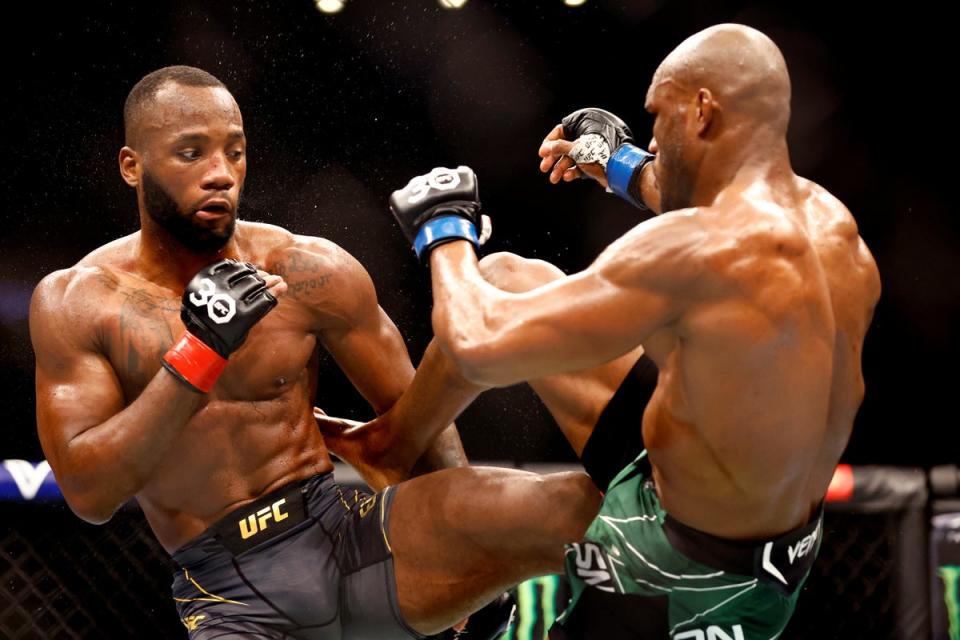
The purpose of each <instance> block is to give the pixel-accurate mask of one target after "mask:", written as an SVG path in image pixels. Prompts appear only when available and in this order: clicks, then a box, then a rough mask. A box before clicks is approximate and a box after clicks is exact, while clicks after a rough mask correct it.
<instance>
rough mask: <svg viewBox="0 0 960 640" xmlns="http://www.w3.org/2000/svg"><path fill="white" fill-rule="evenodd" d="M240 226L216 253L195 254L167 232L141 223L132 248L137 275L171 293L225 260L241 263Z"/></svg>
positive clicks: (195, 252)
mask: <svg viewBox="0 0 960 640" xmlns="http://www.w3.org/2000/svg"><path fill="white" fill-rule="evenodd" d="M242 234H243V231H242V230H241V225H240V223H237V227H236V230H235V231H234V233H233V235H232V236H231V237H230V240H228V241H227V244H225V245H224V246H223V248H221V249H220V250H218V251H210V252H197V251H194V250H192V249H189V248H187V247H186V246H184V245H183V244H182V243H180V242H179V241H178V240H177V239H176V238H174V237H173V236H171V235H170V234H169V233H168V232H167V231H165V230H164V229H162V228H160V227H158V226H157V225H150V224H145V225H143V226H142V228H141V229H140V237H139V241H138V243H137V249H136V262H137V267H138V270H139V271H140V272H141V275H142V276H143V277H144V278H146V279H147V280H149V281H151V282H153V283H155V284H157V285H160V286H164V287H168V288H171V289H174V290H178V289H183V288H184V287H186V286H187V283H188V282H190V280H191V279H192V278H193V276H194V275H195V274H196V273H197V271H199V270H200V269H201V268H203V267H205V266H206V265H208V264H210V263H211V262H216V261H217V260H223V259H225V258H231V259H233V260H241V259H243V256H242V254H241V250H240V242H239V238H238V236H241V235H242Z"/></svg>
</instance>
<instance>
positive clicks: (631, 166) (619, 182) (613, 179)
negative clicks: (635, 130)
mask: <svg viewBox="0 0 960 640" xmlns="http://www.w3.org/2000/svg"><path fill="white" fill-rule="evenodd" d="M654 157H655V156H654V155H653V154H652V153H648V152H646V151H644V150H643V149H641V148H640V147H637V146H634V145H632V144H630V143H629V142H625V143H623V144H621V145H620V146H619V147H617V150H616V151H614V152H613V155H612V156H610V160H608V161H607V185H608V186H609V187H610V191H612V192H613V193H615V194H617V195H618V196H620V197H621V198H623V199H624V200H626V201H627V202H629V203H630V204H632V205H633V206H635V207H639V208H640V209H644V210H646V209H648V208H649V207H647V205H646V204H644V202H643V199H642V198H640V197H639V190H638V189H636V188H634V189H631V185H633V183H634V180H635V176H637V175H638V174H639V173H640V171H641V170H642V169H643V167H644V165H646V164H647V163H648V162H652V161H653V159H654Z"/></svg>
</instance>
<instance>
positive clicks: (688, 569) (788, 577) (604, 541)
mask: <svg viewBox="0 0 960 640" xmlns="http://www.w3.org/2000/svg"><path fill="white" fill-rule="evenodd" d="M822 523H823V509H822V508H821V509H819V510H818V512H817V513H816V514H815V515H814V516H813V517H812V518H811V520H810V521H809V522H808V523H807V524H805V525H803V526H801V527H799V528H798V529H795V530H794V531H791V532H789V533H787V534H784V535H782V536H780V537H778V538H776V539H774V540H761V541H738V540H725V539H723V538H718V537H716V536H713V535H710V534H707V533H704V532H702V531H698V530H696V529H693V528H691V527H688V526H686V525H684V524H682V523H680V522H677V521H676V520H674V519H672V518H671V517H670V515H669V514H667V513H666V511H664V509H663V508H662V507H661V506H660V500H659V498H658V497H657V492H656V489H655V487H654V485H653V481H652V480H651V479H650V465H649V462H648V461H647V459H646V452H645V451H644V452H643V453H641V454H640V456H639V457H638V458H637V459H636V460H634V461H633V462H632V463H630V464H629V465H627V466H626V467H625V468H624V469H623V470H622V471H621V472H620V474H619V475H617V477H615V478H614V479H613V481H612V482H611V483H610V486H609V489H608V491H607V493H606V495H605V496H604V501H603V506H602V507H601V508H600V513H599V515H598V516H597V518H596V519H595V520H594V521H593V523H591V525H590V528H589V529H587V533H586V535H585V539H584V541H583V542H580V543H577V544H571V545H568V546H567V550H566V569H567V577H568V579H569V580H570V584H571V588H572V592H573V595H572V598H571V600H570V605H569V606H568V607H567V609H566V611H564V613H563V614H562V615H561V616H560V618H559V619H558V621H557V623H556V624H555V625H554V626H553V627H552V628H551V630H550V638H551V640H574V639H576V640H579V639H581V638H584V639H593V638H603V639H604V640H618V639H620V638H632V639H636V638H643V639H644V640H648V639H655V638H670V639H672V640H773V639H774V638H776V637H777V636H779V635H780V633H781V632H782V631H783V629H784V627H786V625H787V622H788V621H789V620H790V616H791V615H792V614H793V610H794V608H795V607H796V603H797V597H798V596H799V592H800V587H801V586H802V585H803V583H804V581H805V580H806V578H807V575H808V574H809V573H810V567H811V565H812V564H813V560H814V558H815V557H816V555H817V552H818V550H819V548H820V538H821V534H822V531H823V526H822Z"/></svg>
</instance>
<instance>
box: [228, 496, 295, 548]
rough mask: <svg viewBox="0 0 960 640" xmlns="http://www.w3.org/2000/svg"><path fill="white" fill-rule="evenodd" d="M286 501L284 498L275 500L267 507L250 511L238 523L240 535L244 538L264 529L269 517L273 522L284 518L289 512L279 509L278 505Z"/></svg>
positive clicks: (267, 524)
mask: <svg viewBox="0 0 960 640" xmlns="http://www.w3.org/2000/svg"><path fill="white" fill-rule="evenodd" d="M286 501H287V499H286V498H283V499H282V500H277V501H276V502H274V503H273V504H272V505H270V506H269V507H264V508H263V509H260V510H259V511H257V512H256V513H251V514H250V515H248V516H247V517H246V518H244V519H243V520H241V521H240V522H239V523H238V524H239V525H240V537H241V538H243V539H244V540H246V539H247V538H251V537H253V536H255V535H256V534H258V533H260V532H261V531H264V530H265V529H266V528H267V526H269V520H270V519H271V518H273V521H274V522H280V521H281V520H286V519H287V517H288V516H289V515H290V514H288V513H284V512H283V511H281V510H280V507H281V506H283V503H284V502H286Z"/></svg>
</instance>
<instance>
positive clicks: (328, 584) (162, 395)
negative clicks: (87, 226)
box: [30, 67, 599, 640]
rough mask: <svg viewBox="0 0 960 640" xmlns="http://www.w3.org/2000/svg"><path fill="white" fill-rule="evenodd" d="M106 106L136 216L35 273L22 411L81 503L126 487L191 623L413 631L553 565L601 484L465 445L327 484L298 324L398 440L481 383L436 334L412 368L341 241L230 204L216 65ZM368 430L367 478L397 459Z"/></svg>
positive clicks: (303, 634)
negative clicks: (427, 462)
mask: <svg viewBox="0 0 960 640" xmlns="http://www.w3.org/2000/svg"><path fill="white" fill-rule="evenodd" d="M124 118H125V126H126V143H127V144H126V146H124V147H123V149H122V150H121V151H120V158H119V162H120V171H121V175H122V177H123V179H124V180H125V182H126V183H127V184H129V185H130V186H131V187H133V188H135V189H136V194H137V204H138V210H139V216H140V224H141V228H140V231H139V232H137V233H134V234H132V235H130V236H127V237H124V238H120V239H118V240H116V241H114V242H112V243H110V244H108V245H106V246H104V247H101V248H99V249H97V250H96V251H94V252H93V253H91V254H90V255H88V256H87V257H85V258H84V259H83V260H81V261H80V262H79V263H78V264H77V265H76V266H74V267H72V268H70V269H66V270H63V271H58V272H55V273H53V274H50V275H49V276H47V277H46V278H44V280H43V281H42V282H41V283H40V284H39V285H38V287H37V289H36V291H35V294H34V298H33V301H32V305H31V316H30V329H31V337H32V340H33V344H34V349H35V351H36V360H37V420H38V429H39V435H40V440H41V443H42V445H43V449H44V452H45V454H46V455H47V457H48V459H49V461H50V464H51V466H52V468H53V470H54V473H55V474H56V477H57V481H58V483H59V484H60V487H61V489H62V491H63V493H64V496H65V497H66V500H67V502H68V504H69V505H70V507H71V508H72V509H73V510H74V511H75V512H76V513H77V514H78V515H79V516H80V517H81V518H83V519H84V520H87V521H89V522H94V523H101V522H104V521H106V520H108V519H109V518H110V517H111V515H112V514H113V513H114V512H115V511H116V509H117V508H118V507H119V506H120V505H122V504H124V503H125V502H126V501H128V500H129V499H130V498H132V497H136V498H137V500H138V502H139V504H140V506H141V508H142V509H143V512H144V514H145V515H146V518H147V520H148V522H149V523H150V526H151V528H152V529H153V531H154V533H155V534H156V536H157V538H158V539H159V541H160V543H161V544H162V545H163V546H164V548H165V549H167V550H168V551H169V552H170V553H171V554H172V555H173V559H174V561H175V563H176V564H177V565H178V566H179V568H180V570H179V571H178V573H177V574H176V577H175V580H174V585H173V592H174V597H175V599H176V601H177V606H178V609H179V612H180V615H181V618H182V619H183V622H184V624H185V625H186V626H187V628H188V629H189V631H190V635H191V637H192V638H230V637H236V638H241V637H242V638H250V637H260V638H286V637H297V638H321V639H333V638H341V637H342V638H359V639H365V638H371V639H373V638H375V639H378V640H379V639H390V638H402V637H411V636H412V637H422V635H423V634H428V633H437V632H440V631H442V630H443V629H446V628H448V627H450V626H451V625H453V624H454V623H456V622H458V621H460V620H461V619H463V618H464V617H465V616H467V615H468V614H469V613H471V612H472V611H475V610H476V609H478V608H479V607H480V606H481V605H483V604H484V603H485V602H488V601H490V600H491V599H493V597H494V596H496V595H498V594H499V593H501V592H502V591H503V590H504V589H505V588H507V587H509V586H511V585H512V584H515V583H517V582H519V581H521V580H523V579H525V578H527V577H531V576H534V575H539V574H543V573H548V572H551V571H557V570H560V568H561V567H562V564H563V545H564V543H568V542H572V541H574V540H576V539H578V538H579V537H580V536H582V534H583V532H584V531H585V530H586V527H587V525H588V524H589V522H590V520H591V519H592V518H593V516H594V515H595V514H596V510H597V508H598V506H599V498H598V494H597V492H596V490H595V488H593V487H592V485H591V484H590V482H589V480H588V479H587V478H586V476H584V475H582V474H555V475H550V476H537V475H534V474H528V473H522V472H518V471H508V470H497V469H481V468H466V467H464V468H458V469H447V470H444V471H440V472H437V473H435V474H429V475H427V476H421V477H418V478H415V479H413V480H410V481H409V482H405V483H402V484H399V485H397V486H391V487H389V488H388V489H385V490H383V491H381V492H380V493H377V494H375V495H373V496H369V497H366V496H362V495H358V494H357V493H353V492H351V493H347V492H345V491H343V490H342V489H341V488H340V487H339V486H338V485H337V484H336V483H335V481H334V480H333V477H332V474H331V473H330V471H331V469H332V465H331V463H330V459H329V456H328V454H327V450H326V448H325V445H324V441H323V438H322V436H321V435H320V433H319V431H318V429H317V424H316V423H315V421H314V418H313V416H312V408H311V404H312V400H313V398H314V394H315V386H316V374H317V366H318V364H317V363H318V358H317V353H316V350H317V348H318V346H322V347H323V348H325V349H327V350H328V351H329V352H330V353H331V354H332V355H333V357H334V359H335V360H336V362H337V364H338V365H339V366H340V367H341V368H342V369H343V370H344V372H345V373H346V374H347V376H348V377H349V378H350V379H351V381H352V382H353V383H354V385H355V386H356V387H357V389H358V390H359V391H360V392H361V393H362V394H363V395H364V397H365V398H367V399H368V401H369V402H370V403H371V405H372V406H373V407H374V408H375V409H376V410H377V411H378V412H383V411H385V410H387V409H388V408H389V409H390V416H391V420H393V421H394V422H393V423H394V424H398V425H400V426H401V427H403V429H404V432H405V433H408V434H410V438H409V440H410V442H411V443H412V444H410V445H409V446H414V447H417V448H418V456H419V453H420V452H422V451H423V450H425V449H426V448H427V446H428V445H429V443H430V442H431V441H432V440H433V438H434V437H435V436H436V434H438V433H440V432H441V431H443V430H444V429H445V428H446V427H447V425H449V424H450V421H451V420H452V418H453V417H454V416H455V415H456V414H457V413H458V412H459V411H460V410H462V408H463V407H464V406H466V404H467V403H468V402H469V401H470V400H472V398H473V397H474V396H475V395H476V394H477V393H478V392H479V391H480V390H481V389H482V386H479V385H474V384H471V383H468V382H467V381H466V380H464V379H463V378H462V377H459V376H458V375H456V372H455V371H454V370H453V368H452V367H451V366H450V362H449V361H448V360H447V359H445V358H444V357H442V354H441V353H440V352H439V351H438V350H437V349H428V352H427V354H426V355H425V356H424V359H423V362H422V363H421V373H422V375H418V376H417V377H416V380H414V381H412V382H411V380H410V379H411V374H412V367H411V365H410V362H409V358H408V356H407V353H406V351H405V349H404V346H403V342H402V340H401V339H400V337H399V335H398V334H397V331H396V328H395V327H394V325H393V324H392V323H391V322H390V320H389V319H388V318H387V317H386V315H385V314H384V313H383V311H382V310H381V309H380V308H379V306H378V305H377V299H376V294H375V292H374V289H373V285H372V282H371V280H370V278H369V276H368V275H367V273H366V272H365V271H364V270H363V268H362V267H361V266H360V265H359V264H358V263H357V262H356V260H354V259H353V258H352V257H351V256H349V255H348V254H346V252H344V251H343V250H342V249H340V248H339V247H337V246H336V245H334V244H332V243H330V242H328V241H326V240H321V239H318V238H310V237H304V236H297V235H294V234H291V233H289V232H287V231H285V230H283V229H280V228H277V227H273V226H269V225H262V224H255V223H248V222H241V221H238V218H237V212H238V205H239V200H240V193H241V191H242V187H243V183H244V178H245V175H246V140H245V136H244V130H243V122H242V119H241V115H240V110H239V108H238V106H237V104H236V102H235V101H234V99H233V96H232V95H231V94H230V93H229V91H228V90H227V89H226V88H225V87H224V86H223V85H222V84H221V83H220V82H219V81H218V80H217V79H216V78H214V77H213V76H211V75H209V74H207V73H206V72H203V71H201V70H198V69H193V68H190V67H168V68H165V69H161V70H159V71H156V72H154V73H151V74H149V75H147V76H146V77H145V78H144V79H143V80H141V82H140V83H138V84H137V86H136V87H134V89H133V90H132V91H131V93H130V96H129V97H128V100H127V103H126V105H125V109H124ZM253 265H258V266H259V268H258V267H255V266H253ZM270 274H273V275H270ZM278 299H279V301H278ZM408 383H409V388H408V389H406V391H405V387H407V386H408ZM401 394H402V397H401ZM398 398H399V399H398ZM441 423H443V424H441ZM371 442H373V443H374V444H373V446H372V447H370V449H369V450H368V454H370V455H369V458H370V459H372V460H373V464H372V465H371V466H370V467H368V468H367V469H365V471H366V472H367V476H368V477H371V475H372V476H374V483H375V484H377V485H378V486H382V485H384V484H386V483H387V482H391V481H393V480H394V479H396V478H397V477H398V476H403V475H405V474H407V473H409V470H410V465H411V464H412V462H413V461H414V460H415V459H416V457H418V456H414V457H411V456H407V452H408V449H405V448H404V447H405V446H407V445H405V444H402V443H401V444H400V445H397V447H396V448H390V449H386V448H384V449H381V450H377V447H376V442H377V440H376V438H374V439H372V440H371ZM454 445H455V443H454ZM439 453H446V454H447V461H448V463H449V462H451V460H450V455H451V452H450V450H449V449H445V450H444V448H443V447H441V451H439ZM453 454H454V455H453V460H452V462H453V463H454V464H455V463H456V462H457V459H456V451H455V450H454V451H453ZM441 457H443V456H441ZM398 460H400V461H401V462H399V463H398V462H397V461H398ZM377 473H380V474H381V475H380V476H379V477H377V476H376V474H377Z"/></svg>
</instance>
